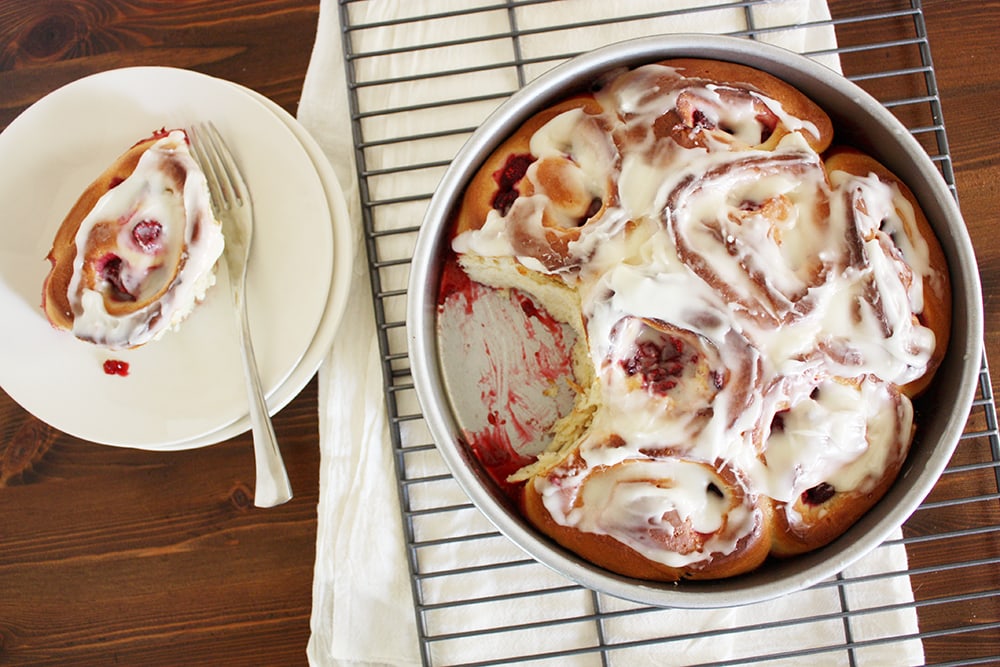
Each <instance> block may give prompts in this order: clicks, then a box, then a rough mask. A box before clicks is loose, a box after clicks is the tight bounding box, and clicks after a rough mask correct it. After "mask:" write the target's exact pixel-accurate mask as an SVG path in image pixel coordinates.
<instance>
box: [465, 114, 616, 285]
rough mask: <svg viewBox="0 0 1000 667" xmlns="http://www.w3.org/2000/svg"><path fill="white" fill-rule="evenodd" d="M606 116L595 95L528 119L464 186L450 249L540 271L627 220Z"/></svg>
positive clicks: (572, 264)
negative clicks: (514, 259) (620, 202)
mask: <svg viewBox="0 0 1000 667" xmlns="http://www.w3.org/2000/svg"><path fill="white" fill-rule="evenodd" d="M609 122H610V121H609V118H608V117H606V116H605V115H604V109H603V107H602V106H601V105H600V103H599V102H598V101H597V100H596V99H595V98H594V97H593V96H578V97H574V98H571V99H570V100H567V101H565V102H562V103H560V104H558V105H555V106H554V107H552V108H550V109H547V110H545V111H543V112H541V113H539V114H538V115H536V116H534V117H532V118H531V119H529V120H528V121H527V122H526V123H525V124H524V125H523V126H522V127H521V128H519V129H518V130H517V131H516V132H515V133H514V134H513V135H512V136H511V137H510V138H509V139H508V140H507V141H505V142H504V143H503V144H502V145H501V146H500V147H499V148H498V149H497V150H496V151H494V153H493V154H492V155H491V156H490V158H489V159H488V160H487V161H486V163H485V164H484V165H483V167H481V168H480V170H479V171H478V172H477V174H476V175H475V177H474V178H473V180H472V182H471V183H470V185H469V187H468V189H467V190H466V194H465V197H464V199H463V204H462V207H461V210H460V213H459V215H458V216H457V219H456V230H455V231H456V237H457V238H456V244H455V247H456V250H458V251H459V252H468V251H475V252H477V253H478V254H481V255H492V256H504V255H506V256H514V257H517V258H518V259H519V260H520V261H521V262H522V263H525V264H527V265H529V266H530V267H531V268H533V269H537V270H540V271H543V272H546V273H555V272H562V271H566V270H571V269H575V268H578V267H579V266H580V265H581V264H583V263H585V262H586V261H587V260H589V259H590V258H591V256H592V255H593V254H594V253H595V252H596V251H597V249H598V246H599V245H600V241H601V239H610V238H612V237H613V236H614V235H615V232H616V231H617V227H616V225H619V224H626V223H627V220H624V219H622V217H621V216H619V215H617V214H616V212H617V202H618V194H617V185H616V183H617V173H618V170H619V162H620V158H619V155H618V150H617V147H616V146H615V144H614V142H613V140H612V138H611V135H610V133H609V127H608V123H609ZM609 227H610V229H609ZM601 230H603V233H599V232H600V231H601ZM465 232H472V233H465ZM598 236H600V238H597V237H598Z"/></svg>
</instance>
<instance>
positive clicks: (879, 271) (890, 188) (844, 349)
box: [822, 148, 951, 396]
mask: <svg viewBox="0 0 1000 667" xmlns="http://www.w3.org/2000/svg"><path fill="white" fill-rule="evenodd" d="M826 169H827V171H828V172H829V174H830V181H831V183H832V184H833V186H834V187H835V188H837V193H838V195H839V196H836V197H834V199H833V204H834V206H833V208H832V213H831V214H832V217H834V218H835V219H836V218H843V219H844V220H845V221H846V223H845V228H846V238H847V247H848V249H849V256H850V266H851V269H850V270H849V271H848V272H847V274H846V275H845V277H844V281H843V282H844V283H846V287H845V288H844V289H841V290H840V291H839V294H840V295H841V296H839V297H833V298H832V299H831V304H832V306H833V308H837V307H839V308H841V309H842V311H841V312H842V316H841V317H838V318H836V319H833V320H832V321H833V322H840V323H841V326H840V327H835V328H833V329H832V330H831V331H830V332H829V335H827V336H826V337H825V338H824V339H823V341H822V346H823V348H824V349H825V350H826V351H827V353H828V354H829V355H830V357H831V360H832V361H833V362H834V363H836V364H839V366H840V372H842V373H843V374H847V375H854V374H858V373H862V372H873V373H876V374H877V375H879V376H880V377H882V378H883V379H886V380H890V381H892V382H895V383H897V384H900V385H903V390H904V391H905V392H906V393H907V394H908V395H910V396H915V395H917V394H918V393H920V392H921V391H922V390H923V389H924V388H925V387H926V386H927V385H928V384H929V383H930V381H931V379H932V378H933V375H934V371H935V370H936V369H937V367H938V366H939V365H940V363H941V360H942V359H943V357H944V354H945V351H946V350H947V347H948V338H949V334H950V318H951V288H950V284H949V280H948V269H947V262H946V260H945V257H944V252H943V251H942V249H941V246H940V244H939V243H938V240H937V237H936V236H935V235H934V233H933V231H932V230H931V227H930V224H929V223H928V222H927V219H926V218H925V217H924V214H923V212H922V211H921V209H920V206H919V204H918V203H917V200H916V198H915V197H914V195H913V193H912V192H911V191H910V190H909V188H907V187H906V185H905V184H904V183H903V182H902V181H900V180H899V179H898V178H897V177H896V176H895V175H894V174H892V173H891V172H890V171H889V170H888V169H886V168H885V167H884V166H882V165H881V164H879V163H878V162H877V161H876V160H875V159H874V158H872V157H870V156H868V155H865V154H863V153H861V152H859V151H856V150H853V149H845V148H840V149H837V150H835V151H832V152H831V154H830V155H829V156H828V157H827V160H826Z"/></svg>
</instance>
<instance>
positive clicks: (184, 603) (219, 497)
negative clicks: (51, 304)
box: [0, 0, 1000, 665]
mask: <svg viewBox="0 0 1000 667" xmlns="http://www.w3.org/2000/svg"><path fill="white" fill-rule="evenodd" d="M830 4H831V7H833V9H834V11H835V13H836V9H837V6H838V5H839V4H844V3H841V2H839V0H833V1H831V3H830ZM854 4H856V3H854ZM318 11H319V8H318V2H317V1H315V0H313V1H309V0H190V1H185V2H171V1H167V0H163V1H160V2H135V1H132V0H77V1H70V0H65V1H61V2H60V1H56V0H45V1H42V0H4V1H3V2H2V3H0V129H2V128H4V127H6V126H7V125H8V124H9V123H10V122H11V121H12V120H13V119H14V118H15V117H16V116H17V115H18V114H19V113H21V112H22V111H24V110H25V109H26V108H27V107H28V106H29V105H30V104H31V103H33V102H34V101H35V100H37V99H38V98H40V97H41V96H42V95H44V94H46V93H48V92H50V91H52V90H54V89H56V88H58V87H59V86H62V85H64V84H66V83H69V82H71V81H73V80H75V79H77V78H79V77H81V76H84V75H88V74H92V73H95V72H99V71H102V70H106V69H110V68H113V67H121V66H130V65H171V66H176V67H184V68H189V69H193V70H197V71H200V72H204V73H207V74H211V75H215V76H219V77H223V78H225V79H229V80H231V81H235V82H237V83H240V84H243V85H246V86H249V87H251V88H253V89H255V90H257V91H259V92H260V93H262V94H264V95H266V96H267V97H269V98H271V99H273V100H274V101H275V102H277V103H278V104H279V105H280V106H281V107H283V108H284V109H286V110H287V111H289V112H291V113H292V114H294V113H295V111H296V104H297V101H298V98H299V95H300V91H301V88H302V82H303V77H304V76H305V73H306V67H307V64H308V59H309V54H310V50H311V47H312V41H313V37H314V34H315V28H316V20H317V16H318ZM924 12H925V17H926V22H927V28H928V33H929V38H930V44H931V47H932V54H933V58H934V63H935V66H936V71H937V80H938V84H939V86H940V97H941V100H942V104H943V107H944V117H945V120H946V126H947V128H948V138H949V141H950V147H951V154H952V159H953V162H954V167H955V174H956V181H957V186H958V193H959V199H960V202H961V205H962V209H963V211H964V214H965V218H966V222H967V224H968V226H969V229H970V230H971V233H972V237H973V241H974V245H975V248H976V251H977V254H978V258H979V263H980V267H981V272H982V278H983V286H984V294H985V306H986V314H987V317H986V330H987V333H986V341H987V350H988V356H989V358H991V359H1000V349H998V348H1000V321H998V317H1000V309H998V308H997V307H996V301H995V298H994V296H993V295H994V294H995V293H996V289H997V286H998V281H1000V234H998V233H997V232H996V231H995V221H996V219H997V217H998V215H1000V214H998V211H1000V158H998V149H1000V141H998V139H997V136H998V135H997V133H996V116H997V110H998V109H1000V42H998V41H997V38H996V35H997V34H1000V2H997V1H996V0H989V1H987V0H967V1H966V0H963V1H956V0H927V1H925V2H924ZM2 159H4V156H0V160H2ZM5 167H7V168H9V165H5ZM0 214H2V213H0ZM2 242H3V241H2V240H0V243H2ZM0 326H2V324H0ZM51 381H58V378H52V380H51ZM994 386H997V380H996V376H994ZM275 429H276V431H277V434H278V437H279V439H280V441H281V443H282V451H283V453H284V456H285V462H286V464H287V466H288V472H289V476H290V478H291V482H292V485H293V487H294V489H295V498H294V499H293V500H292V501H291V502H289V503H288V504H286V505H284V506H281V507H278V508H274V509H267V510H262V509H256V508H254V507H253V501H252V494H253V480H254V472H253V454H252V450H251V444H250V438H249V435H248V434H245V435H242V436H239V437H235V438H232V439H231V440H229V441H226V442H223V443H221V444H218V445H214V446H211V447H207V448H203V449H198V450H193V451H185V452H171V453H156V452H148V451H141V450H133V449H125V448H115V447H106V446H99V445H95V444H92V443H88V442H85V441H81V440H80V439H77V438H74V437H70V436H68V435H65V434H63V433H60V432H58V431H56V430H54V429H52V428H50V427H48V426H47V425H46V424H44V423H42V422H40V421H39V420H37V419H36V418H34V417H32V416H31V415H30V414H28V413H26V412H25V411H24V410H23V409H21V408H20V407H19V406H18V405H17V404H16V403H15V402H14V401H13V400H12V399H11V398H10V397H9V396H8V395H7V394H6V393H3V392H0V664H18V665H27V664H119V663H120V664H248V665H249V664H267V665H294V664H303V663H305V662H306V654H305V649H306V643H307V641H308V639H309V615H310V607H311V602H312V591H311V587H312V570H313V562H314V558H315V540H316V504H317V497H318V487H319V473H318V471H319V447H318V442H317V439H318V434H317V385H316V381H315V379H313V380H312V381H311V382H310V383H309V384H308V386H307V387H306V388H305V390H304V391H303V392H302V393H301V395H300V396H298V397H297V398H296V399H295V400H294V401H293V402H292V403H291V404H290V405H288V406H287V407H286V408H285V409H283V410H282V411H281V412H280V413H279V414H278V415H277V417H276V418H275ZM994 546H995V547H996V548H997V551H998V552H1000V546H997V545H996V544H995V543H994ZM990 555H992V556H993V557H996V556H997V555H998V554H997V553H993V554H984V557H985V556H990ZM992 604H993V607H992V608H991V610H990V611H989V612H988V613H989V614H992V615H993V620H997V619H996V614H997V610H996V602H995V600H994V602H993V603H992ZM926 613H936V612H934V610H930V611H925V610H922V611H921V614H922V616H921V618H922V621H923V619H924V617H923V614H926ZM949 613H950V612H949ZM948 620H951V621H952V622H953V625H954V623H960V622H962V619H958V618H956V619H944V621H948ZM995 636H996V635H994V637H995ZM948 650H949V651H950V650H955V651H957V650H958V649H948ZM939 657H940V656H939Z"/></svg>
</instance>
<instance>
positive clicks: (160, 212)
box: [68, 130, 224, 348]
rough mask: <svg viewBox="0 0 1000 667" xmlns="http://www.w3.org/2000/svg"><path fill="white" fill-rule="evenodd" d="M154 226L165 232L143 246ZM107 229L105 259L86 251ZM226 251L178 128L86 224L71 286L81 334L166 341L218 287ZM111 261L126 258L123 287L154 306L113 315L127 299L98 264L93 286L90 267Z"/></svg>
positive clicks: (102, 340)
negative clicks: (144, 231)
mask: <svg viewBox="0 0 1000 667" xmlns="http://www.w3.org/2000/svg"><path fill="white" fill-rule="evenodd" d="M149 223H153V224H155V225H158V235H157V238H156V239H155V241H154V242H153V243H150V244H147V245H146V247H143V246H142V245H141V244H139V243H137V241H136V236H135V234H136V232H135V230H136V228H137V225H138V226H141V225H143V224H149ZM108 226H111V228H112V230H113V239H114V240H113V244H112V246H111V248H110V249H109V250H108V251H107V253H106V257H94V256H93V253H88V252H87V247H88V244H89V243H90V242H91V237H92V235H93V234H94V232H95V229H96V228H98V227H101V228H107V227H108ZM223 246H224V242H223V237H222V227H221V225H220V223H219V222H218V221H216V220H215V218H214V216H213V214H212V209H211V201H210V198H209V193H208V185H207V183H206V181H205V175H204V173H203V172H202V171H201V169H200V167H199V166H198V163H197V162H196V161H195V160H194V158H193V157H192V155H191V153H190V151H189V149H188V145H187V141H186V138H185V135H184V133H183V132H182V131H180V130H174V131H172V132H170V133H169V134H168V135H167V136H164V137H163V138H161V139H159V140H157V141H156V142H155V143H154V144H153V145H152V146H150V147H149V148H148V149H147V150H146V151H145V152H144V153H143V154H142V156H141V157H140V159H139V162H138V164H137V165H136V167H135V170H134V171H133V172H132V174H131V175H130V176H129V177H128V178H126V179H125V180H124V181H122V182H121V183H119V184H118V185H116V186H115V187H113V188H112V189H110V190H109V191H108V192H106V193H105V194H104V195H103V196H102V197H101V198H100V199H99V200H98V201H97V203H96V204H95V205H94V208H93V209H91V211H90V212H89V213H88V214H87V216H86V217H85V218H84V219H83V221H82V222H81V224H80V227H79V229H78V231H77V234H76V258H75V259H74V262H73V276H72V278H71V280H70V283H69V288H68V297H69V303H70V306H71V308H72V310H73V315H74V319H73V333H74V335H76V336H77V337H79V338H82V339H84V340H89V341H92V342H95V343H98V344H100V345H105V346H108V347H112V348H125V347H134V346H136V345H142V344H144V343H147V342H149V341H151V340H154V339H155V338H157V337H159V336H161V335H162V334H163V333H164V332H165V331H167V330H168V329H170V328H172V327H175V326H176V325H178V324H179V323H180V322H181V321H182V320H183V319H184V318H185V317H186V316H187V315H188V314H189V313H190V312H191V310H192V309H193V308H194V306H195V305H196V303H197V302H199V301H201V300H202V299H203V298H204V296H205V291H206V290H207V289H208V288H209V287H211V286H212V285H213V284H214V283H215V271H214V269H215V264H216V261H217V260H218V258H219V257H220V256H221V254H222V250H223ZM107 257H117V258H120V261H121V264H120V266H121V268H120V273H119V276H120V281H121V286H123V287H124V289H125V291H126V292H127V293H128V294H129V295H130V296H131V298H130V300H133V301H135V302H137V303H138V304H142V303H145V302H147V301H148V302H149V303H147V304H146V305H144V306H141V307H138V308H136V309H134V310H131V311H130V312H126V313H125V314H117V313H111V312H109V307H108V305H109V302H111V301H113V300H114V299H115V298H120V297H116V296H115V292H116V288H115V286H114V285H112V284H111V282H109V281H108V280H106V279H105V278H104V276H102V275H101V272H100V267H99V266H98V267H96V269H95V273H94V278H93V280H92V281H88V280H87V279H86V277H85V275H86V272H85V270H84V269H85V262H93V263H96V264H99V263H100V262H103V261H106V259H107ZM178 267H179V269H178ZM88 268H92V267H88ZM158 294H159V295H160V296H159V297H157V295H158ZM110 310H113V309H110Z"/></svg>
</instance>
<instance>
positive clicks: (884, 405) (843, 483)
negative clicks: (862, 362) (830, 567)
mask: <svg viewBox="0 0 1000 667" xmlns="http://www.w3.org/2000/svg"><path fill="white" fill-rule="evenodd" d="M780 385H781V386H780V387H779V388H778V390H777V391H776V393H775V395H774V396H773V397H772V401H771V405H772V409H771V411H770V412H769V414H770V420H769V425H768V427H767V429H766V431H767V432H766V434H765V444H764V461H765V464H766V466H767V473H766V475H767V482H766V485H762V486H764V487H765V488H766V489H767V493H768V495H770V496H771V497H772V498H774V500H775V506H774V520H775V529H774V536H773V553H774V554H775V555H778V556H788V555H793V554H797V553H803V552H806V551H811V550H813V549H816V548H819V547H821V546H823V545H825V544H827V543H829V542H831V541H832V540H834V539H835V538H836V537H837V536H839V535H840V534H841V533H843V532H844V531H845V530H846V529H847V528H848V527H849V526H850V525H851V524H853V523H854V522H855V521H857V520H858V518H860V517H861V515H862V514H864V513H865V512H866V511H868V510H869V509H870V508H871V507H872V506H873V505H874V504H875V503H876V502H878V500H879V499H880V498H881V497H882V496H883V495H884V494H885V492H886V491H887V490H888V488H889V486H890V485H891V484H892V482H893V480H894V479H895V478H896V475H897V473H898V471H899V468H900V466H901V465H902V463H903V460H904V459H905V458H906V454H907V452H908V451H909V446H910V441H911V440H912V437H913V428H914V427H913V407H912V405H911V403H910V400H909V399H908V398H907V397H906V395H905V394H903V393H901V392H900V391H899V389H898V388H897V387H896V386H895V385H893V384H891V383H888V382H884V381H882V380H880V379H879V378H877V377H875V376H873V375H865V376H861V377H857V378H838V377H819V376H813V377H812V378H809V379H805V378H795V379H792V378H786V379H785V380H784V381H783V382H781V383H780Z"/></svg>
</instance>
